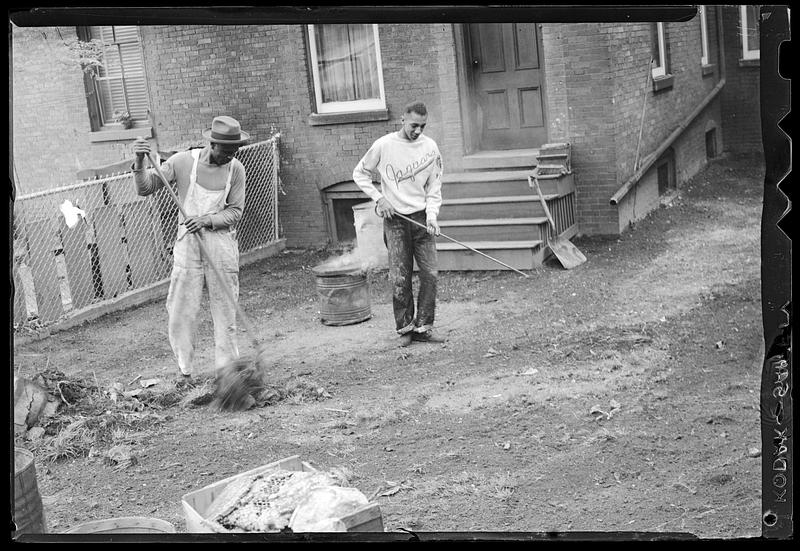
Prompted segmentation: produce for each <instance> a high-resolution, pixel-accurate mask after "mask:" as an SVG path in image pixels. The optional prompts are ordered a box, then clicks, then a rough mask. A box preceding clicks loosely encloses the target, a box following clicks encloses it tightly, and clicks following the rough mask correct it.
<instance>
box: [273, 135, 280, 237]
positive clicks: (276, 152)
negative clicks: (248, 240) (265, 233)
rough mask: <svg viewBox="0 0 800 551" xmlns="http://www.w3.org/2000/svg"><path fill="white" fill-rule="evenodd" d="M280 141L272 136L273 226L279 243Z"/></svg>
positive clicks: (278, 136) (276, 136)
mask: <svg viewBox="0 0 800 551" xmlns="http://www.w3.org/2000/svg"><path fill="white" fill-rule="evenodd" d="M280 139H281V135H280V134H275V135H274V136H272V190H273V191H272V212H274V213H275V223H274V225H273V226H274V230H275V233H274V234H273V239H274V240H275V241H277V240H278V238H279V237H280V235H279V231H278V225H279V224H278V186H279V185H280V164H281V152H280V147H279V142H280Z"/></svg>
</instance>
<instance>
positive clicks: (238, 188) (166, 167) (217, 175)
mask: <svg viewBox="0 0 800 551" xmlns="http://www.w3.org/2000/svg"><path fill="white" fill-rule="evenodd" d="M210 155H211V147H209V146H206V147H205V148H204V149H203V151H201V152H200V159H199V160H198V163H197V184H198V185H199V186H202V187H204V188H206V189H209V190H221V189H225V183H226V182H227V181H228V169H229V168H230V170H232V171H233V173H232V174H231V189H230V190H229V191H228V197H227V198H226V200H225V202H226V204H225V208H224V209H222V210H221V211H219V212H218V213H216V214H212V215H211V229H213V230H215V231H216V230H220V229H224V228H228V227H230V226H233V225H234V224H236V223H237V222H238V221H239V220H241V218H242V213H243V212H244V197H245V179H246V174H245V168H244V165H242V163H241V162H240V161H239V160H238V159H232V160H231V162H230V163H226V164H224V165H216V164H213V163H210V162H209V156H210ZM229 164H232V166H230V167H229V166H228V165H229ZM192 165H194V158H193V157H192V154H191V152H190V151H181V152H180V153H176V154H175V155H173V156H172V157H170V158H169V159H167V160H166V161H164V162H163V163H162V164H161V166H160V167H159V168H161V172H162V173H163V174H164V177H166V179H167V180H168V181H169V182H170V183H175V184H176V187H177V192H178V199H180V201H181V204H183V202H184V201H185V200H186V192H187V191H188V190H189V183H190V177H191V173H192ZM133 174H134V182H135V184H136V192H137V193H138V194H139V195H150V194H151V193H155V192H156V191H158V190H159V189H161V188H162V187H163V186H164V183H163V182H162V181H161V178H159V176H158V174H157V173H156V172H155V170H153V169H149V170H148V171H146V172H145V171H142V172H134V173H133Z"/></svg>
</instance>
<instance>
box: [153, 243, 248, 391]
mask: <svg viewBox="0 0 800 551" xmlns="http://www.w3.org/2000/svg"><path fill="white" fill-rule="evenodd" d="M201 231H202V233H203V239H204V241H203V243H204V245H205V248H206V249H207V251H208V252H209V256H210V257H211V259H208V258H205V257H203V256H202V254H201V252H200V245H199V244H198V239H200V238H199V236H198V235H197V234H196V233H189V234H186V235H185V236H184V237H183V238H182V239H180V240H179V241H177V242H176V243H175V249H174V257H175V261H174V265H173V267H172V275H171V278H170V285H169V293H168V295H167V312H168V313H169V331H168V332H169V343H170V345H171V346H172V351H173V352H174V353H175V358H176V360H177V361H178V368H179V369H180V370H181V373H183V374H185V375H188V374H192V373H193V371H194V365H193V360H194V338H195V333H196V331H197V317H198V313H199V311H200V305H201V300H202V295H203V286H204V284H205V286H207V288H208V298H209V304H210V308H211V318H212V320H213V322H214V363H215V366H216V368H217V369H219V368H220V367H222V366H224V365H225V364H226V363H227V362H229V361H231V360H234V359H236V358H238V357H239V351H238V348H237V346H236V307H235V306H234V305H233V304H231V301H230V300H229V299H228V295H227V294H226V293H225V289H223V288H222V286H221V285H222V283H221V282H220V281H219V278H218V277H217V275H216V273H215V272H214V270H213V268H212V267H211V265H210V264H209V262H215V263H216V265H217V267H218V268H219V269H220V271H221V272H222V275H223V276H224V278H225V284H226V285H228V288H229V289H230V290H231V291H232V292H233V296H234V297H235V298H236V299H237V300H238V298H239V247H238V244H237V242H236V235H235V233H233V232H230V231H225V230H223V231H207V230H201ZM212 259H213V260H212Z"/></svg>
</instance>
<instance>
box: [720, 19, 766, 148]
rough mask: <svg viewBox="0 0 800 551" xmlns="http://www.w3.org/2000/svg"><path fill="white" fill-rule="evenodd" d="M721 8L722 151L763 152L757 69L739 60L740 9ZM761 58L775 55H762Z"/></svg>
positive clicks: (740, 58)
mask: <svg viewBox="0 0 800 551" xmlns="http://www.w3.org/2000/svg"><path fill="white" fill-rule="evenodd" d="M721 9H722V18H723V29H724V31H723V40H724V41H725V73H726V75H725V77H726V81H727V84H726V85H725V89H724V90H723V93H722V116H723V136H724V142H725V150H726V151H730V152H732V153H738V152H753V151H757V152H762V151H763V145H762V143H761V111H760V109H761V107H760V106H761V100H760V95H761V94H760V66H759V63H758V61H757V60H756V61H745V60H743V59H742V39H741V34H740V27H741V24H742V22H741V18H740V15H739V6H725V7H723V8H721ZM761 55H762V56H763V55H777V53H775V52H772V53H768V52H761Z"/></svg>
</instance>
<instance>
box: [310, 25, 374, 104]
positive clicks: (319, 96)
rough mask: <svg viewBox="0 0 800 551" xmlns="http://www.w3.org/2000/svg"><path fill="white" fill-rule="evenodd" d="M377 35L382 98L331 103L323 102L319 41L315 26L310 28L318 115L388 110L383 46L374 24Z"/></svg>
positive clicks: (312, 67)
mask: <svg viewBox="0 0 800 551" xmlns="http://www.w3.org/2000/svg"><path fill="white" fill-rule="evenodd" d="M372 30H373V32H374V33H375V59H376V61H377V63H378V89H379V91H380V98H371V99H363V100H355V101H329V102H326V103H323V102H322V88H321V86H320V77H319V68H318V67H317V41H316V35H315V31H314V25H309V26H308V44H309V54H310V58H311V72H312V77H313V80H314V98H315V99H316V104H317V113H319V114H324V113H353V112H360V111H375V110H379V109H386V95H385V93H384V89H383V65H382V63H381V44H380V41H379V38H378V25H377V24H373V25H372Z"/></svg>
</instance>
